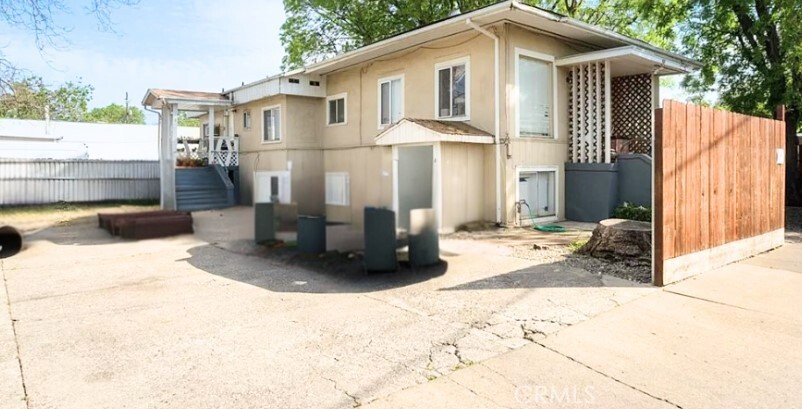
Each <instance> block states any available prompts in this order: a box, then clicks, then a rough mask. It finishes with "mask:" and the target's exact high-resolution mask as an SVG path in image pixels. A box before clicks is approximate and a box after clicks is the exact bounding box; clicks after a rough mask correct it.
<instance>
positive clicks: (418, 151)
mask: <svg viewBox="0 0 802 409" xmlns="http://www.w3.org/2000/svg"><path fill="white" fill-rule="evenodd" d="M696 68H698V64H697V63H696V62H694V61H692V60H689V59H687V58H685V57H682V56H679V55H676V54H673V53H670V52H668V51H665V50H662V49H659V48H657V47H654V46H652V45H649V44H647V43H644V42H642V41H639V40H635V39H631V38H628V37H625V36H622V35H619V34H617V33H614V32H611V31H609V30H606V29H603V28H600V27H595V26H591V25H588V24H585V23H582V22H580V21H577V20H573V19H571V18H567V17H564V16H561V15H557V14H554V13H552V12H548V11H544V10H541V9H538V8H534V7H530V6H526V5H523V4H520V3H518V2H517V1H505V2H502V3H498V4H495V5H492V6H488V7H485V8H482V9H479V10H476V11H473V12H470V13H466V14H462V15H457V16H453V17H450V18H448V19H446V20H443V21H440V22H437V23H434V24H431V25H427V26H424V27H421V28H418V29H416V30H412V31H409V32H406V33H403V34H399V35H396V36H394V37H391V38H388V39H386V40H383V41H380V42H377V43H374V44H371V45H368V46H365V47H362V48H360V49H357V50H354V51H351V52H348V53H345V54H342V55H338V56H335V57H332V58H329V59H326V60H324V61H321V62H318V63H314V64H310V65H308V66H306V67H304V68H302V69H298V70H295V71H292V72H287V73H284V74H281V75H277V76H274V77H269V78H265V79H261V80H258V81H255V82H252V83H249V84H245V85H242V86H240V87H237V88H233V89H230V90H226V91H225V92H223V93H222V94H218V93H189V94H188V95H183V94H181V93H180V92H178V93H176V94H175V95H172V96H171V95H166V96H165V94H164V93H165V92H167V93H168V94H169V93H170V92H171V91H160V90H149V92H148V94H147V95H146V96H145V99H144V101H143V103H144V104H145V105H146V106H148V107H150V108H153V109H158V110H161V112H162V122H163V126H162V131H163V135H162V140H163V143H164V144H165V146H167V144H169V143H170V141H169V139H170V132H171V121H172V118H173V116H174V115H175V113H176V112H177V111H178V110H195V111H203V112H204V113H205V114H204V115H203V117H202V121H203V122H204V123H205V124H206V125H204V130H205V131H204V132H205V135H207V136H208V138H209V141H210V142H209V143H208V144H207V146H208V147H209V151H210V162H215V161H217V162H218V163H220V162H219V156H218V155H217V154H219V153H220V152H219V151H220V147H221V146H227V148H226V149H224V150H227V151H229V152H230V151H232V150H235V151H236V154H237V157H236V160H235V161H230V163H227V165H236V166H238V168H237V169H238V176H239V180H238V183H239V200H240V202H241V203H242V204H250V203H253V202H254V201H267V200H277V201H279V202H287V203H294V204H297V206H298V212H299V213H301V214H319V215H325V216H326V217H327V219H328V221H331V222H342V223H348V224H351V225H352V226H353V227H354V228H355V229H360V228H361V226H362V218H363V209H364V208H365V207H366V206H378V207H386V208H392V209H394V210H395V211H396V214H397V219H398V226H399V227H400V228H404V227H406V226H407V224H408V219H409V216H408V215H409V210H410V209H414V208H433V209H435V212H436V214H437V218H438V223H439V226H440V229H441V231H443V232H448V231H453V230H454V229H456V228H458V227H459V226H460V225H462V224H465V223H469V222H474V221H490V222H497V223H499V224H505V225H519V224H526V223H532V222H541V221H543V222H545V221H550V220H562V219H565V218H566V217H568V216H570V214H569V215H567V214H566V213H567V208H570V207H571V204H572V203H579V202H580V201H582V200H586V199H582V197H584V196H583V195H582V194H581V193H582V192H578V193H577V192H575V193H574V194H569V196H570V198H569V199H567V198H566V187H567V184H566V167H567V166H569V165H572V164H576V165H578V166H582V165H583V164H587V165H588V166H591V167H592V166H594V165H601V166H602V167H603V166H604V165H605V164H609V165H610V166H612V165H613V164H614V162H615V161H616V157H617V156H618V155H619V154H621V153H622V152H634V153H642V154H645V155H647V156H649V155H651V137H652V130H653V128H652V127H653V120H652V112H653V108H654V107H656V106H657V104H658V101H659V97H658V89H659V88H658V85H657V84H658V82H657V81H658V78H659V76H662V75H672V74H680V73H686V72H690V71H692V70H694V69H696ZM172 122H174V121H172ZM209 123H214V124H215V127H213V128H212V127H209V126H208V124H209ZM209 129H213V130H214V132H209V131H208V130H209ZM165 149H166V148H165ZM215 158H218V159H215ZM165 160H167V161H171V160H172V159H171V158H167V159H165ZM163 168H164V169H163V170H164V171H168V172H169V169H168V168H169V166H168V165H165V166H164V167H163ZM571 169H575V167H571ZM589 169H590V168H589ZM590 170H592V169H590ZM168 177H169V175H168ZM568 179H569V181H570V179H571V176H570V175H568ZM165 183H169V179H168V180H167V181H166V182H165ZM592 184H593V183H592ZM572 186H573V185H572ZM169 189H171V187H170V186H167V187H166V190H167V192H166V193H165V194H164V195H166V197H165V196H163V204H165V206H166V207H170V206H175V203H174V197H173V198H171V197H170V191H169ZM569 193H571V192H569ZM594 199H596V198H593V197H588V198H587V201H588V203H587V204H586V206H593V204H592V200H594ZM171 200H172V203H171ZM567 200H569V203H568V204H567V203H566V201H567ZM568 212H569V213H570V211H568Z"/></svg>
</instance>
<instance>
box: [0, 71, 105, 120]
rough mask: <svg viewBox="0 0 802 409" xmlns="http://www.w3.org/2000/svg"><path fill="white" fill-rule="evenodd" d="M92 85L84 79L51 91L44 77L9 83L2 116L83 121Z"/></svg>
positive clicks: (0, 101) (2, 100) (0, 111)
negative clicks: (83, 82) (83, 81)
mask: <svg viewBox="0 0 802 409" xmlns="http://www.w3.org/2000/svg"><path fill="white" fill-rule="evenodd" d="M92 90H93V88H92V86H91V85H85V84H82V83H81V81H80V80H78V81H75V82H66V83H64V84H61V85H59V86H57V87H53V88H48V87H47V86H46V85H45V83H44V82H43V81H42V78H40V77H27V78H25V79H23V80H20V81H12V82H10V83H9V90H8V91H7V92H5V93H3V94H0V117H2V118H19V119H45V118H46V117H47V116H48V114H49V116H50V118H51V119H54V120H59V121H80V120H82V119H83V116H84V114H85V113H86V109H87V108H86V107H87V103H88V102H89V100H90V99H91V98H92Z"/></svg>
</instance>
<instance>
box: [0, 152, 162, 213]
mask: <svg viewBox="0 0 802 409" xmlns="http://www.w3.org/2000/svg"><path fill="white" fill-rule="evenodd" d="M159 188H160V187H159V162H158V161H103V160H26V159H2V160H0V206H2V205H22V204H44V203H56V202H60V201H64V202H98V201H106V200H135V199H137V200H142V199H158V198H159Z"/></svg>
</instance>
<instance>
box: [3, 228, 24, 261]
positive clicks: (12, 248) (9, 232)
mask: <svg viewBox="0 0 802 409" xmlns="http://www.w3.org/2000/svg"><path fill="white" fill-rule="evenodd" d="M20 250H22V234H20V232H19V231H17V229H15V228H13V227H11V226H0V258H7V257H11V256H13V255H15V254H17V253H19V252H20Z"/></svg>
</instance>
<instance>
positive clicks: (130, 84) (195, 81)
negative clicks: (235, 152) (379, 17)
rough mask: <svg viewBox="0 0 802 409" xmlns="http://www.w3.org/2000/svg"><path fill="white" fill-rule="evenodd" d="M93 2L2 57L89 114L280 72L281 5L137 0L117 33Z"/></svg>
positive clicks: (2, 28) (5, 40)
mask: <svg viewBox="0 0 802 409" xmlns="http://www.w3.org/2000/svg"><path fill="white" fill-rule="evenodd" d="M88 3H90V1H89V0H65V4H66V5H67V8H68V10H66V11H65V12H63V13H60V14H57V15H55V16H54V18H55V20H56V21H57V22H58V23H59V24H60V25H61V26H64V27H66V28H67V29H68V30H69V32H68V33H67V34H66V36H65V38H64V39H63V40H61V41H58V44H57V45H56V46H54V47H48V48H47V49H45V50H44V52H40V51H39V50H37V48H36V45H35V41H34V37H33V35H32V33H30V32H29V31H26V30H24V29H16V28H12V27H9V26H6V25H4V24H3V23H0V52H2V53H3V54H5V56H6V57H7V58H8V59H9V60H11V61H13V62H14V63H16V64H17V65H18V66H20V67H23V68H27V69H28V70H30V71H31V72H32V73H33V74H35V75H39V76H41V77H43V78H44V79H45V81H46V82H47V83H48V84H52V85H55V84H59V83H63V82H66V81H71V80H75V79H77V78H81V79H82V81H83V82H84V83H87V84H91V85H93V86H94V87H95V90H94V93H93V99H92V101H91V102H90V106H91V107H97V106H105V105H108V104H110V103H112V102H114V103H119V104H123V103H124V102H125V93H126V92H128V93H129V101H130V103H131V104H132V105H135V106H140V102H141V100H142V97H143V96H144V94H145V91H146V90H147V89H148V88H171V89H184V90H196V91H219V90H221V89H222V88H233V87H235V86H237V85H239V84H241V83H242V82H243V81H244V82H250V81H255V80H257V79H260V78H263V77H265V76H268V75H273V74H277V73H278V72H279V68H280V65H281V58H282V56H283V55H284V51H283V48H282V47H281V43H280V42H279V28H280V27H281V24H282V23H283V22H284V9H283V4H282V0H224V1H221V0H172V1H158V0H140V3H139V4H138V5H136V6H131V7H120V8H117V9H116V10H114V11H113V12H112V20H113V22H114V29H115V32H104V31H100V30H99V29H98V22H97V20H96V19H95V17H94V16H91V15H87V14H86V11H85V9H84V8H85V7H86V4H88ZM672 88H673V89H672ZM676 88H677V87H671V88H666V87H662V89H661V94H662V97H673V98H678V99H684V98H683V95H682V94H683V93H682V92H681V91H679V90H678V89H676ZM154 121H155V116H153V115H148V122H151V123H152V122H154Z"/></svg>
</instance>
